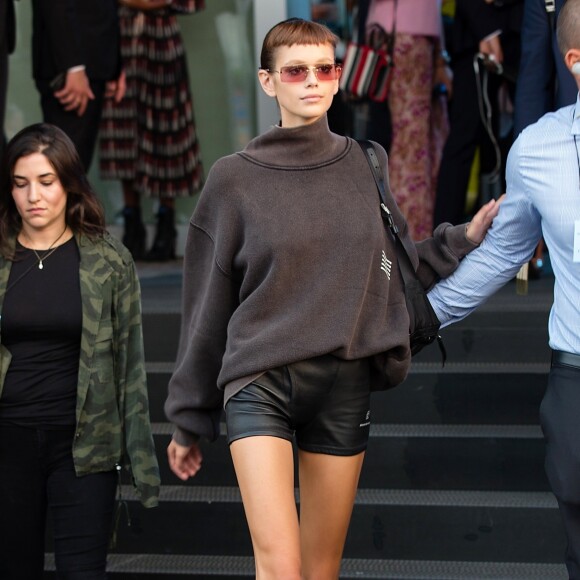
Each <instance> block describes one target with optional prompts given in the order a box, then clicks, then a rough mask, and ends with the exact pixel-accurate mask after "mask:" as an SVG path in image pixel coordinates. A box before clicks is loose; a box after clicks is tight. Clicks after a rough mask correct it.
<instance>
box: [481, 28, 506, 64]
mask: <svg viewBox="0 0 580 580" xmlns="http://www.w3.org/2000/svg"><path fill="white" fill-rule="evenodd" d="M499 37H500V35H499V34H496V35H495V36H492V37H490V38H487V39H484V40H482V41H481V42H480V43H479V52H482V53H483V54H487V55H488V56H489V58H490V59H491V60H495V61H496V62H498V63H502V62H503V49H502V47H501V42H500V40H499Z"/></svg>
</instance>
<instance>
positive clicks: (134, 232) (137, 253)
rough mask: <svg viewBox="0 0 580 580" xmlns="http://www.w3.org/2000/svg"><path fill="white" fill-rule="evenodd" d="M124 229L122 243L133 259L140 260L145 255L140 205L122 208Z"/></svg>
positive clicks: (144, 233)
mask: <svg viewBox="0 0 580 580" xmlns="http://www.w3.org/2000/svg"><path fill="white" fill-rule="evenodd" d="M123 218H124V220H125V231H124V233H123V244H124V245H125V246H126V248H127V249H128V250H129V251H130V252H131V255H132V256H133V259H134V260H142V259H143V256H144V255H145V236H146V232H145V226H144V225H143V222H142V221H141V208H140V207H126V208H124V209H123Z"/></svg>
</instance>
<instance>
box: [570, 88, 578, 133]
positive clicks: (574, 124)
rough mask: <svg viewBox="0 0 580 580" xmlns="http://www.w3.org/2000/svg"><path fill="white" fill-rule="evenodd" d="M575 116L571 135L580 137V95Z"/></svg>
mask: <svg viewBox="0 0 580 580" xmlns="http://www.w3.org/2000/svg"><path fill="white" fill-rule="evenodd" d="M573 115H574V117H573V118H572V129H571V131H570V133H571V134H572V135H580V93H578V96H577V97H576V105H575V106H574V109H573Z"/></svg>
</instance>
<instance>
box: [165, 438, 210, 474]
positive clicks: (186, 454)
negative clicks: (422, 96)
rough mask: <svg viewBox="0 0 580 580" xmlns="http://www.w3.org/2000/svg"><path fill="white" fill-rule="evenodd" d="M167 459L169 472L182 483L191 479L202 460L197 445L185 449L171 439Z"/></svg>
mask: <svg viewBox="0 0 580 580" xmlns="http://www.w3.org/2000/svg"><path fill="white" fill-rule="evenodd" d="M167 458H168V459H169V467H171V471H173V473H175V475H177V477H179V479H182V480H183V481H186V480H187V479H189V478H190V477H193V476H194V475H195V474H196V473H197V472H198V471H199V470H200V469H201V462H202V460H203V457H202V455H201V451H200V449H199V446H198V445H197V443H194V444H193V445H191V446H189V447H187V446H185V445H180V444H179V443H176V442H175V441H174V440H173V439H172V440H171V442H170V443H169V446H168V447H167Z"/></svg>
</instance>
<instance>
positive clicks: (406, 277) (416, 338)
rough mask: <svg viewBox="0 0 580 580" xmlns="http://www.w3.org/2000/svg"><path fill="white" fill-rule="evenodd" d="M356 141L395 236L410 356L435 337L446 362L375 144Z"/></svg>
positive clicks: (430, 307) (382, 213) (436, 321)
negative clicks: (391, 206)
mask: <svg viewBox="0 0 580 580" xmlns="http://www.w3.org/2000/svg"><path fill="white" fill-rule="evenodd" d="M358 143H359V145H360V146H361V148H362V150H363V152H364V154H365V157H366V159H367V161H368V163H369V166H370V168H371V171H372V173H373V177H374V179H375V183H376V184H377V189H378V190H379V196H380V208H381V216H382V218H383V222H384V224H385V228H386V229H387V231H388V232H390V234H391V235H392V236H393V238H394V240H395V248H396V252H397V263H398V265H399V271H400V272H401V276H402V278H403V286H404V287H405V300H406V303H407V310H408V311H409V342H410V346H411V356H414V355H416V354H417V353H418V352H420V351H421V350H422V349H423V348H425V347H426V346H428V345H430V344H432V343H433V342H435V340H437V342H438V344H439V349H440V351H441V357H442V363H443V364H445V360H446V358H447V353H446V352H445V347H444V345H443V341H442V339H441V336H439V328H440V327H441V323H440V322H439V319H438V318H437V315H436V314H435V311H434V310H433V307H432V306H431V303H430V302H429V299H428V298H427V294H426V293H425V289H424V288H423V286H422V284H421V282H420V280H419V278H418V277H417V273H416V272H415V268H413V264H412V262H411V258H410V257H409V254H408V253H407V250H406V249H405V246H404V245H403V242H402V241H401V238H400V236H399V228H398V227H397V225H396V224H395V220H394V219H393V214H392V213H391V212H390V210H389V208H388V206H387V195H386V193H385V183H384V180H383V176H382V172H381V166H380V164H379V160H378V157H377V154H376V151H375V148H374V147H373V144H372V143H371V142H370V141H358Z"/></svg>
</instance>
